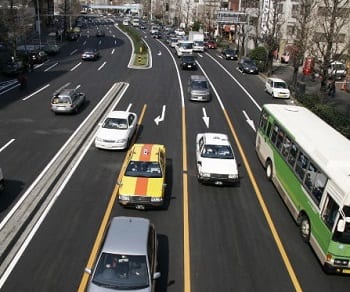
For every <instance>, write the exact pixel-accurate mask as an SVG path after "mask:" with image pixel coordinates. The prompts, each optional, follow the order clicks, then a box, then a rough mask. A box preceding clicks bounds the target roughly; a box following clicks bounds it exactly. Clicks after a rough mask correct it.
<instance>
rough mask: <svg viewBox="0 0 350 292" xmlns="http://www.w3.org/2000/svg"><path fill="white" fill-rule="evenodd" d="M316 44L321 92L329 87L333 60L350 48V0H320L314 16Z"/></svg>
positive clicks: (315, 51) (314, 52) (314, 49)
mask: <svg viewBox="0 0 350 292" xmlns="http://www.w3.org/2000/svg"><path fill="white" fill-rule="evenodd" d="M314 19H315V27H317V28H318V30H316V31H315V32H314V34H313V43H314V46H313V47H312V48H311V50H310V51H311V52H312V53H313V55H314V56H316V57H317V58H318V62H319V65H320V75H321V78H322V81H321V88H320V90H321V92H325V91H326V89H327V80H328V78H329V73H328V68H329V65H330V63H331V62H332V61H336V60H339V59H340V58H341V57H342V55H343V54H344V53H346V52H347V51H348V50H349V41H348V40H346V38H347V35H348V29H349V27H348V25H349V23H350V0H318V9H317V15H316V17H314Z"/></svg>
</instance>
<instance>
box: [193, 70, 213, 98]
mask: <svg viewBox="0 0 350 292" xmlns="http://www.w3.org/2000/svg"><path fill="white" fill-rule="evenodd" d="M188 95H189V99H190V100H195V101H210V100H211V91H210V85H209V81H208V79H207V78H206V77H205V76H203V75H191V77H190V79H189V81H188Z"/></svg>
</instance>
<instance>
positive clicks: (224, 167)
mask: <svg viewBox="0 0 350 292" xmlns="http://www.w3.org/2000/svg"><path fill="white" fill-rule="evenodd" d="M196 159H197V171H198V174H197V177H198V180H199V181H200V182H202V183H213V184H215V185H223V184H234V183H236V182H238V181H239V174H238V165H237V162H236V158H235V155H234V152H233V149H232V147H231V144H230V142H229V140H228V137H227V135H226V134H220V133H200V134H197V137H196Z"/></svg>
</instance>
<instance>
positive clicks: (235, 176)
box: [228, 174, 238, 179]
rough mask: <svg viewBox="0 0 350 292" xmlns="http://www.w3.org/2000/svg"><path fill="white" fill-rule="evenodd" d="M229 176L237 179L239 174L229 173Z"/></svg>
mask: <svg viewBox="0 0 350 292" xmlns="http://www.w3.org/2000/svg"><path fill="white" fill-rule="evenodd" d="M228 178H230V179H236V178H238V174H229V175H228Z"/></svg>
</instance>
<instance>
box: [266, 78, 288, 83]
mask: <svg viewBox="0 0 350 292" xmlns="http://www.w3.org/2000/svg"><path fill="white" fill-rule="evenodd" d="M269 79H270V80H271V81H273V82H284V83H286V82H285V81H284V80H282V79H280V78H276V77H269Z"/></svg>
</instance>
